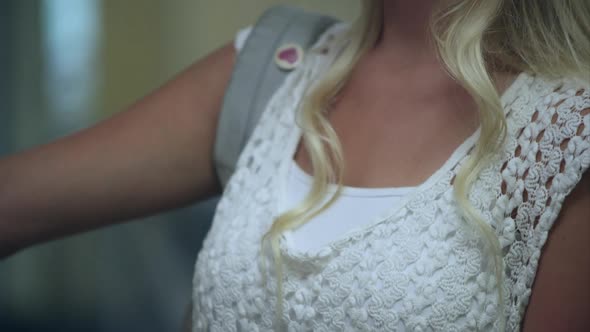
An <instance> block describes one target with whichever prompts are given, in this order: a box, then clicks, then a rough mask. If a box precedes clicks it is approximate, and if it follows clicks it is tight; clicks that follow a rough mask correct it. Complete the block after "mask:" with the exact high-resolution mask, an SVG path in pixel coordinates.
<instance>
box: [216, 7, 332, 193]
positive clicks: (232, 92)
mask: <svg viewBox="0 0 590 332" xmlns="http://www.w3.org/2000/svg"><path fill="white" fill-rule="evenodd" d="M336 21H337V20H336V19H335V18H332V17H329V16H323V15H320V14H316V13H310V12H307V11H304V10H302V9H299V8H295V7H291V6H285V5H280V6H275V7H272V8H270V9H269V10H267V11H266V12H265V13H264V14H263V15H262V16H261V18H260V19H259V20H258V22H257V23H256V25H255V26H254V28H253V29H252V32H251V33H250V36H249V37H248V39H247V41H246V44H245V45H244V47H243V48H242V50H241V51H240V53H239V55H238V58H237V61H236V65H235V68H234V71H233V74H232V78H231V81H230V83H229V87H228V89H227V90H226V93H225V97H224V100H223V106H222V109H221V114H220V116H219V122H218V125H217V134H216V139H215V147H214V161H215V168H216V170H217V175H218V177H219V179H220V181H221V184H222V185H223V186H224V187H225V185H226V183H227V181H228V179H229V177H230V176H231V175H232V174H233V172H234V169H235V166H236V163H237V161H238V158H239V156H240V153H241V151H242V149H243V148H244V146H245V145H246V142H247V141H248V138H249V137H250V134H251V132H252V130H253V129H254V127H255V125H256V123H257V122H258V119H259V117H260V114H261V113H262V111H263V110H264V108H265V107H266V104H267V102H268V100H269V99H270V98H271V96H272V95H273V94H274V92H275V91H276V89H277V88H278V87H279V86H280V85H281V83H282V82H283V80H284V79H285V77H286V76H287V74H288V72H286V71H284V70H281V69H280V68H279V67H278V66H277V65H276V64H275V61H274V56H275V53H276V50H277V49H278V48H279V47H280V46H282V45H284V44H287V43H294V44H298V45H300V46H301V47H302V48H303V49H304V50H306V49H308V48H309V47H311V46H312V45H313V43H314V42H315V41H316V40H317V38H318V37H319V36H320V35H321V34H322V33H323V32H324V31H325V30H326V29H327V28H328V27H330V26H331V25H332V24H334V23H335V22H336Z"/></svg>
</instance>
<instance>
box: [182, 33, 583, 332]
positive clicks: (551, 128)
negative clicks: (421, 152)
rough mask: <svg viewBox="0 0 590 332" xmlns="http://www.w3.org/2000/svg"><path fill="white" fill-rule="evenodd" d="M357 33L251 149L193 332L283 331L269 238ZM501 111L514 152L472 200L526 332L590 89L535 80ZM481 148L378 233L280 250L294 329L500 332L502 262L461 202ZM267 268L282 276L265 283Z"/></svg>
mask: <svg viewBox="0 0 590 332" xmlns="http://www.w3.org/2000/svg"><path fill="white" fill-rule="evenodd" d="M348 29H349V26H348V25H345V24H337V25H335V26H334V27H332V28H331V29H329V30H328V31H327V32H326V33H325V34H324V35H323V36H322V38H320V40H319V41H318V42H317V44H316V45H315V46H314V48H313V50H312V51H311V52H308V54H307V56H306V58H305V61H304V63H303V64H302V65H301V66H300V67H299V68H297V69H296V70H295V71H293V72H292V73H291V74H289V75H288V77H287V79H286V81H285V82H284V84H283V85H282V86H281V87H280V88H279V89H278V91H277V92H276V93H275V95H274V96H273V97H272V99H271V100H270V102H269V104H268V107H267V109H266V110H265V111H264V113H263V114H262V117H261V119H260V122H259V123H258V126H257V127H256V129H255V131H254V132H253V134H252V136H251V138H250V140H249V142H248V144H247V146H246V147H245V149H244V151H243V153H242V155H241V157H240V159H239V161H238V167H237V170H236V172H235V174H234V175H233V176H232V177H231V179H230V181H229V183H228V185H227V187H226V189H225V191H224V194H223V197H222V199H221V201H220V203H219V205H218V207H217V211H216V214H215V218H214V221H213V225H212V228H211V230H210V231H209V234H208V235H207V238H206V239H205V242H204V246H203V249H202V250H201V252H200V253H199V255H198V259H197V263H196V268H195V276H194V290H193V296H194V298H193V301H194V311H193V329H194V331H275V330H277V329H278V327H277V326H275V325H274V324H275V323H274V316H275V308H276V277H275V273H274V271H273V264H274V263H273V262H272V259H271V255H270V253H269V252H267V251H265V252H264V253H261V252H260V242H261V237H262V235H263V234H264V233H265V232H266V231H268V229H269V228H270V225H271V224H272V222H273V221H274V219H275V217H276V216H277V211H278V210H279V209H278V207H277V197H278V193H279V192H280V191H281V190H284V188H282V186H283V185H284V183H285V178H284V177H285V176H286V167H288V166H289V163H290V161H291V158H292V155H293V152H294V150H295V147H296V144H297V142H298V141H299V138H300V135H301V130H300V128H298V126H297V125H296V122H295V116H296V110H297V106H298V105H299V103H300V101H301V99H302V97H303V94H304V92H305V90H306V88H307V87H308V86H309V85H310V84H313V83H314V82H316V81H317V78H318V77H321V75H322V74H323V73H324V72H325V69H326V68H327V67H328V66H329V64H330V63H331V62H332V60H333V59H334V57H335V56H336V54H337V53H338V51H339V50H340V49H341V47H342V45H343V38H338V37H339V36H342V35H343V34H344V33H345V32H346V31H347V30H348ZM323 49H327V50H328V52H327V53H326V54H324V53H325V52H320V51H319V50H323ZM502 104H503V106H504V109H505V114H506V119H507V124H508V135H507V141H506V144H505V146H504V150H503V152H502V153H500V154H498V155H497V156H496V158H494V162H493V163H492V164H491V165H490V166H489V167H487V168H486V169H485V170H484V171H483V172H482V173H481V174H480V176H479V177H478V178H477V180H476V181H475V183H474V185H473V189H472V190H471V192H470V196H469V198H470V201H471V202H472V203H473V204H474V206H475V207H476V208H477V209H478V210H479V211H481V214H482V215H483V216H484V218H486V220H487V222H489V224H490V225H491V226H492V227H493V228H494V229H495V230H496V233H497V235H498V237H499V239H500V242H501V245H502V248H503V257H504V260H503V262H504V265H505V282H504V285H503V287H504V289H505V294H506V303H505V308H506V309H505V310H506V318H507V330H508V331H518V330H519V328H520V324H521V321H522V318H523V313H524V311H525V309H526V306H527V304H528V300H529V297H530V294H531V286H532V283H533V280H534V278H535V273H536V270H537V264H538V261H539V257H540V254H541V250H542V247H543V245H544V243H545V241H546V239H547V236H548V233H549V231H550V230H551V227H552V225H553V223H554V221H555V220H556V218H557V215H558V212H559V210H560V208H561V206H562V203H563V201H564V199H565V197H566V196H567V195H568V194H569V193H570V192H571V190H572V189H573V188H574V186H575V185H576V183H578V181H579V180H580V178H581V176H582V174H583V172H584V171H585V170H586V169H588V167H589V165H590V114H589V113H590V88H589V87H588V84H587V83H585V82H580V81H576V80H572V79H565V78H564V79H560V80H549V79H544V78H541V77H535V76H532V75H529V74H526V73H522V74H520V75H519V77H518V78H517V79H516V81H515V82H514V83H513V84H512V86H511V87H510V88H509V89H508V90H507V91H506V92H505V93H504V94H503V96H502ZM478 137H479V130H478V131H476V132H475V133H474V134H473V135H472V136H470V137H469V138H468V139H467V140H466V141H465V142H463V144H461V146H459V147H458V148H457V150H456V151H455V152H454V153H453V154H452V155H451V156H450V158H449V159H448V160H447V161H446V162H445V164H444V165H443V166H442V167H441V168H440V169H439V170H438V171H436V172H435V173H434V174H433V175H432V176H431V177H430V178H429V179H428V180H426V181H425V182H424V183H422V184H421V185H419V186H418V187H417V189H416V190H415V191H414V192H412V193H411V194H410V195H408V196H407V197H405V198H404V201H403V202H402V204H401V205H399V206H400V207H399V208H392V209H391V210H389V211H388V212H387V213H385V214H383V216H382V217H380V218H378V219H376V220H374V221H372V222H369V223H367V224H366V225H367V226H366V227H364V228H361V229H357V230H355V231H353V232H350V233H347V234H346V235H345V236H343V237H342V238H340V239H339V240H338V241H334V242H332V243H330V244H329V245H327V246H324V247H323V248H322V249H320V250H318V251H316V252H298V251H296V250H293V249H292V248H289V247H288V246H287V245H285V242H284V241H283V242H281V250H282V254H283V257H284V273H285V276H284V294H285V298H284V303H283V306H284V315H283V324H284V326H285V327H286V328H287V330H288V331H474V330H477V331H490V330H497V328H498V325H497V324H498V320H497V319H496V311H497V309H498V305H497V304H498V303H497V296H498V291H497V289H498V288H497V285H496V281H495V278H494V273H493V270H492V268H491V261H490V259H489V258H490V255H489V253H488V252H486V251H485V250H484V249H483V248H482V243H483V242H482V239H481V235H479V233H477V232H475V231H473V230H472V229H471V228H469V227H468V226H467V224H466V222H465V220H463V218H462V217H461V214H460V210H459V208H458V205H457V204H456V202H455V200H454V199H453V195H452V180H453V179H454V176H455V175H456V172H457V170H458V168H459V166H460V165H461V163H463V162H464V161H465V160H466V157H467V156H468V154H469V153H470V151H471V149H472V148H473V146H474V144H475V142H476V141H477V138H478ZM396 206H397V205H396ZM335 222H337V220H335ZM262 259H264V260H266V262H267V266H269V267H270V268H269V270H267V271H264V272H262V271H261V267H260V262H261V260H262ZM262 273H265V274H266V275H267V277H268V282H267V283H263V275H262Z"/></svg>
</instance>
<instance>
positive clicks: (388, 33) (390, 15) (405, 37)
mask: <svg viewBox="0 0 590 332" xmlns="http://www.w3.org/2000/svg"><path fill="white" fill-rule="evenodd" d="M437 2H438V0H416V1H408V0H384V1H383V2H382V3H383V31H382V34H381V37H380V40H379V42H378V44H377V49H380V50H381V51H385V52H386V53H389V54H397V55H400V56H407V57H410V58H413V59H418V58H423V57H424V56H426V57H436V52H435V48H434V44H433V43H432V40H431V37H430V30H429V18H430V15H431V14H432V12H433V10H434V9H435V5H436V3H437ZM416 56H418V57H416Z"/></svg>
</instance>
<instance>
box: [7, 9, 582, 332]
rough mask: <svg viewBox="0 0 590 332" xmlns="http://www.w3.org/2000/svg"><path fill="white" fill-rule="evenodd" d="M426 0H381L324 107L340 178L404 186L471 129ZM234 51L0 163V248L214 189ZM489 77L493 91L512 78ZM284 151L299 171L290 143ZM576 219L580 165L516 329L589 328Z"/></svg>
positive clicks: (471, 116) (301, 153) (301, 159)
mask: <svg viewBox="0 0 590 332" xmlns="http://www.w3.org/2000/svg"><path fill="white" fill-rule="evenodd" d="M433 3H434V1H433V0H424V1H412V2H410V1H403V0H399V1H397V0H390V1H386V2H385V5H384V12H385V27H384V31H383V34H382V38H381V39H380V41H379V43H378V45H376V47H375V48H374V49H373V50H371V51H370V52H369V54H367V55H366V56H365V57H364V58H363V59H362V60H361V62H360V63H359V65H358V66H357V67H356V69H355V70H354V72H353V75H352V78H351V80H350V82H349V83H348V84H347V85H346V86H345V88H344V90H343V91H342V93H341V94H340V96H339V99H338V102H337V103H336V104H335V105H334V106H333V107H332V108H331V110H330V112H329V120H330V122H331V123H332V125H333V126H334V128H335V130H336V132H337V133H338V136H339V138H340V140H341V143H342V146H343V150H344V157H345V162H346V165H347V167H346V173H345V175H344V183H345V184H346V185H350V186H357V187H396V186H415V185H418V184H420V183H422V182H423V181H424V180H425V179H426V178H428V177H429V176H430V175H431V174H432V173H433V172H434V171H435V170H436V169H438V168H439V167H440V166H441V164H442V163H443V162H444V161H445V160H446V159H447V158H448V157H449V155H450V153H451V152H452V151H453V150H454V149H455V148H456V147H457V146H458V145H459V144H460V143H461V142H463V141H464V140H465V138H466V137H468V136H469V135H471V134H472V133H473V132H474V131H475V129H476V128H477V125H478V119H477V114H476V112H475V111H474V107H475V106H474V103H473V101H472V100H471V98H470V97H469V96H468V94H467V93H466V92H465V91H463V90H462V89H461V88H460V87H459V86H458V85H457V84H456V83H455V82H453V81H452V80H451V79H450V78H449V77H448V76H447V75H446V73H445V72H444V70H443V69H442V67H441V65H440V63H439V62H438V60H436V56H435V53H434V52H435V50H434V48H433V47H432V46H431V44H429V42H428V37H427V36H428V34H427V32H426V28H425V27H426V19H427V17H428V14H429V12H430V10H431V9H432V5H433ZM234 60H235V50H234V49H233V46H232V45H231V44H228V45H226V46H225V47H223V48H221V49H219V50H217V51H215V52H213V53H212V54H211V55H209V56H208V57H206V58H205V59H203V60H200V61H198V62H197V63H195V64H194V65H193V66H191V67H189V68H188V69H186V70H185V71H184V72H183V73H181V74H180V75H178V76H177V77H176V78H175V79H173V80H172V81H170V82H169V83H167V84H166V85H164V86H163V87H161V88H160V89H158V90H157V91H155V92H153V93H151V94H150V95H148V96H146V97H145V98H143V99H142V100H140V101H139V102H137V103H136V104H134V105H132V106H130V107H129V108H128V109H127V110H125V111H123V112H120V113H119V114H117V115H116V116H114V117H112V118H111V119H109V120H107V121H104V122H102V123H100V124H97V125H96V126H94V127H91V128H89V129H86V130H83V131H81V132H79V133H76V134H74V135H71V136H69V137H66V138H64V139H61V140H58V141H56V142H53V143H50V144H46V145H43V146H40V147H38V148H35V149H32V150H29V151H25V152H23V153H19V154H16V155H13V156H9V157H6V158H3V159H1V160H0V257H1V256H6V255H8V254H11V253H13V252H15V251H17V250H20V249H23V248H25V247H27V246H30V245H32V244H35V243H39V242H43V241H47V240H51V239H55V238H58V237H62V236H66V235H70V234H74V233H79V232H82V231H87V230H90V229H95V228H98V227H104V226H107V225H110V224H114V223H117V222H123V221H127V220H130V219H132V218H137V217H142V216H147V215H151V214H154V213H157V212H161V211H165V210H168V209H172V208H176V207H180V206H184V205H187V204H190V203H192V202H195V201H198V200H201V199H204V198H206V197H210V196H213V195H215V194H217V193H219V191H220V186H219V183H218V182H217V179H216V176H215V171H214V167H213V161H212V147H213V142H214V137H215V128H216V124H217V117H218V113H219V109H220V105H221V101H222V97H223V93H224V91H225V89H226V87H227V84H228V81H229V77H230V75H231V70H232V67H233V63H234ZM494 77H495V83H496V86H497V88H498V91H499V92H500V93H501V92H503V91H504V90H505V89H506V87H508V86H509V85H510V83H511V82H512V81H513V80H514V75H512V74H508V73H495V75H494ZM361 106H362V107H361ZM361 109H362V112H363V114H362V116H360V114H359V111H360V110H361ZM408 138H411V139H408ZM367 146H370V147H371V148H370V149H367V148H366V147H367ZM399 156H403V158H400V157H399ZM294 158H295V160H296V161H297V162H298V163H299V165H300V166H301V167H302V168H303V169H305V170H307V171H308V172H311V167H310V163H309V159H308V157H307V154H306V152H305V149H304V148H303V147H302V146H300V148H299V149H298V151H297V153H296V154H295V156H294ZM392 169H393V170H396V171H395V172H392V171H391V170H392ZM31 193H35V194H34V195H32V194H31ZM589 219H590V176H589V175H588V174H586V175H584V177H583V178H582V180H581V181H580V182H579V183H578V185H577V186H576V188H575V189H574V191H573V192H572V193H570V195H569V196H568V197H567V198H566V200H565V203H564V205H563V206H562V209H561V212H560V214H559V216H558V220H557V221H556V224H555V226H554V228H553V230H552V232H551V233H550V235H549V239H548V241H547V245H546V246H545V247H544V249H543V255H542V256H541V261H540V265H539V269H538V272H537V276H536V281H535V283H534V285H533V291H532V296H531V299H530V303H529V306H528V309H527V312H526V315H525V319H524V322H523V327H522V330H523V331H527V332H528V331H557V330H559V331H583V330H590V319H588V318H587V317H586V314H587V313H588V312H590V241H588V235H590V220H589Z"/></svg>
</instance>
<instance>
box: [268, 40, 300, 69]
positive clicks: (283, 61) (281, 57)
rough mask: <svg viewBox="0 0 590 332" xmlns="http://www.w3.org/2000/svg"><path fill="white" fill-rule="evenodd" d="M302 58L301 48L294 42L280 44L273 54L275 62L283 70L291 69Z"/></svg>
mask: <svg viewBox="0 0 590 332" xmlns="http://www.w3.org/2000/svg"><path fill="white" fill-rule="evenodd" d="M302 59H303V49H301V46H299V45H296V44H286V45H283V46H281V47H280V48H279V49H278V50H277V52H276V54H275V62H276V63H277V65H278V66H279V68H281V69H283V70H293V69H294V68H296V67H297V66H298V65H299V64H300V63H301V61H302Z"/></svg>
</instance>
